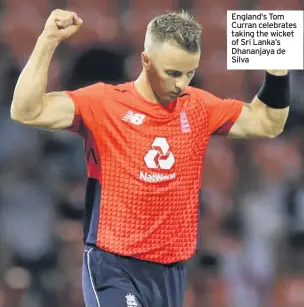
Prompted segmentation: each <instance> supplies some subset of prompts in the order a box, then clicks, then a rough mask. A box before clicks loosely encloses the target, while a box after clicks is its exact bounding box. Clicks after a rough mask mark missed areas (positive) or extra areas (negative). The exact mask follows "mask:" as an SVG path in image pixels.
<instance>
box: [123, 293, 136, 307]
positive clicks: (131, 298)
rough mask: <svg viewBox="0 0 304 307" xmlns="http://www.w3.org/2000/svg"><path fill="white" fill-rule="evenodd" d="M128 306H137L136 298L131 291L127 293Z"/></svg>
mask: <svg viewBox="0 0 304 307" xmlns="http://www.w3.org/2000/svg"><path fill="white" fill-rule="evenodd" d="M126 302H127V307H137V306H138V305H137V302H136V298H135V296H134V295H133V294H131V293H129V294H127V295H126Z"/></svg>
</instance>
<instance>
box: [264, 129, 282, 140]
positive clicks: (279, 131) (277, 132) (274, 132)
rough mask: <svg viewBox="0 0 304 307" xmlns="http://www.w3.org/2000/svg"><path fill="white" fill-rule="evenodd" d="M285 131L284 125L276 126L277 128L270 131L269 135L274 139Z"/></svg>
mask: <svg viewBox="0 0 304 307" xmlns="http://www.w3.org/2000/svg"><path fill="white" fill-rule="evenodd" d="M283 131H284V127H280V128H276V129H272V130H271V132H269V133H268V134H267V137H268V138H270V139H274V138H276V137H278V136H280V135H281V134H282V133H283Z"/></svg>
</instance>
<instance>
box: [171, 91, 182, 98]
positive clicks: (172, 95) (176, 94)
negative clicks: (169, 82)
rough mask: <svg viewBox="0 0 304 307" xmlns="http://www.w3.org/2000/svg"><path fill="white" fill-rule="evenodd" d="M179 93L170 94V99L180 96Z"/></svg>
mask: <svg viewBox="0 0 304 307" xmlns="http://www.w3.org/2000/svg"><path fill="white" fill-rule="evenodd" d="M180 94H181V93H176V92H170V96H171V97H178V96H180Z"/></svg>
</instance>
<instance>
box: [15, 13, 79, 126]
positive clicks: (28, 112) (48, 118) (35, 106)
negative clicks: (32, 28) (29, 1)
mask: <svg viewBox="0 0 304 307" xmlns="http://www.w3.org/2000/svg"><path fill="white" fill-rule="evenodd" d="M81 24H82V20H81V19H80V18H79V17H78V16H77V14H76V13H73V12H68V11H62V10H55V11H53V12H52V13H51V15H50V17H49V18H48V20H47V22H46V24H45V28H44V31H43V32H42V34H41V35H40V36H39V38H38V40H37V43H36V46H35V48H34V50H33V52H32V54H31V56H30V59H29V60H28V62H27V64H26V66H25V67H24V69H23V71H22V73H21V74H20V76H19V79H18V81H17V84H16V87H15V91H14V96H13V102H12V105H11V118H12V119H13V120H15V121H18V122H21V123H23V124H26V125H31V126H36V127H41V128H47V129H64V128H68V127H70V126H71V124H72V122H73V119H74V115H75V106H74V103H73V101H72V99H71V98H70V97H69V96H68V95H67V94H65V93H63V92H53V93H48V94H47V93H46V85H47V76H48V69H49V65H50V61H51V59H52V56H53V54H54V52H55V50H56V48H57V46H58V45H59V43H60V42H61V41H62V40H64V39H67V38H68V37H70V36H71V35H73V34H74V33H75V32H76V31H77V30H78V29H79V27H80V26H81Z"/></svg>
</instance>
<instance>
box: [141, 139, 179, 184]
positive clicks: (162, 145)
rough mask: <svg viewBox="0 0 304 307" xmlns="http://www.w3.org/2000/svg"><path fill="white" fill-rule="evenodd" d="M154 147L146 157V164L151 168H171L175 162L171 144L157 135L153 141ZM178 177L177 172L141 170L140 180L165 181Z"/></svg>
mask: <svg viewBox="0 0 304 307" xmlns="http://www.w3.org/2000/svg"><path fill="white" fill-rule="evenodd" d="M151 147H152V148H151V149H150V150H149V151H148V152H147V154H146V155H145V157H144V161H145V164H146V166H147V167H148V168H149V169H154V170H157V169H160V170H170V169H171V168H172V166H173V164H174V163H175V158H174V155H173V153H172V152H171V151H170V150H169V149H170V148H169V144H168V142H167V140H166V138H164V137H157V138H155V140H154V141H153V143H152V146H151ZM173 179H176V173H171V174H170V173H169V174H168V173H166V174H161V173H151V174H150V173H147V172H140V180H142V181H145V182H154V183H157V182H163V181H170V180H173Z"/></svg>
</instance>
